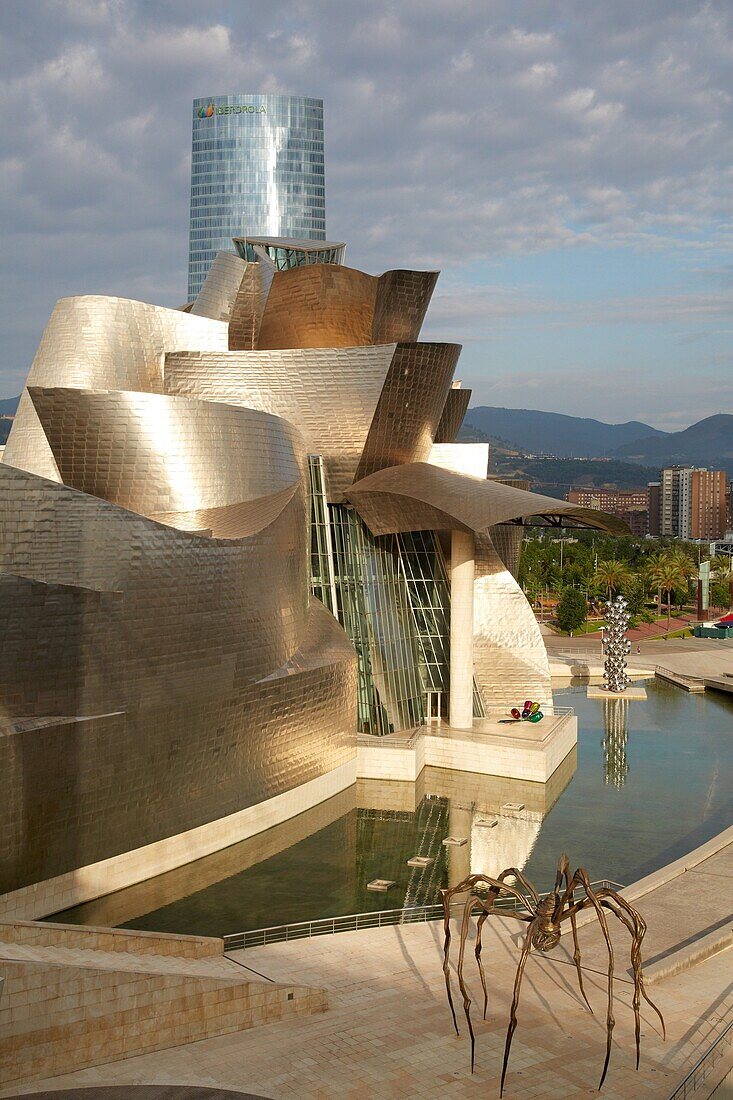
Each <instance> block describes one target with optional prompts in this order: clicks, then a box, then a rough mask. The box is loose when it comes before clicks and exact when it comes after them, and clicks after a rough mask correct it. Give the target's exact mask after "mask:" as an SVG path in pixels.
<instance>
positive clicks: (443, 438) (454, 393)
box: [435, 389, 473, 443]
mask: <svg viewBox="0 0 733 1100" xmlns="http://www.w3.org/2000/svg"><path fill="white" fill-rule="evenodd" d="M472 392H473V391H472V390H464V389H451V390H449V391H448V396H447V397H446V399H445V407H444V408H443V412H442V414H441V417H440V423H439V424H438V430H437V432H436V433H435V442H436V443H455V441H456V438H457V437H458V433H459V431H460V430H461V424H462V423H463V419H464V417H465V415H466V410H467V409H468V403H469V401H470V400H471V394H472Z"/></svg>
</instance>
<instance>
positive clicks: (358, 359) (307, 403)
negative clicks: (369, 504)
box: [164, 344, 395, 500]
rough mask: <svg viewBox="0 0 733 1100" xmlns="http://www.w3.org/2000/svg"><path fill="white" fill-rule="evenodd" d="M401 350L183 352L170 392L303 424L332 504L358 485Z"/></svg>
mask: <svg viewBox="0 0 733 1100" xmlns="http://www.w3.org/2000/svg"><path fill="white" fill-rule="evenodd" d="M394 353H395V345H394V344H382V345H380V346H379V347H361V348H340V349H339V348H336V349H330V348H321V349H305V350H299V349H290V350H286V351H267V352H264V351H258V352H230V353H228V354H221V353H213V352H198V353H197V352H176V353H175V354H170V355H166V358H165V368H164V376H165V388H166V392H167V393H170V394H178V395H181V396H187V397H188V396H190V397H199V398H202V399H204V400H207V401H210V402H215V401H225V402H227V403H228V404H230V405H246V406H247V407H248V408H254V409H263V410H264V411H265V412H270V413H274V414H275V415H276V416H280V417H283V418H284V419H285V420H288V421H289V422H290V423H292V424H295V425H296V426H297V428H298V429H299V430H300V432H301V433H302V435H303V437H304V439H305V442H306V446H307V447H308V450H309V451H310V452H311V453H314V454H320V455H322V456H323V459H324V464H325V467H326V476H327V489H328V495H329V499H331V500H339V499H340V498H341V494H342V493H343V490H344V489H345V488H346V487H347V486H348V485H350V484H351V483H352V481H353V480H354V475H355V473H356V468H357V466H358V464H359V460H360V457H361V454H362V450H363V448H364V444H365V442H366V439H367V435H368V433H369V428H370V425H371V423H372V420H373V419H374V414H375V411H376V409H377V405H378V403H379V399H380V394H381V392H382V388H383V386H384V382H385V379H386V378H387V375H388V372H389V370H390V364H391V362H392V358H393V355H394Z"/></svg>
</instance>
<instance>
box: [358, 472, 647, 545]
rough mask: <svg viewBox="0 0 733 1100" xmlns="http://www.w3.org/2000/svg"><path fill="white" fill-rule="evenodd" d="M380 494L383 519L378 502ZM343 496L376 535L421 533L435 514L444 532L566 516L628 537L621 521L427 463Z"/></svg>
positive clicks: (377, 477)
mask: <svg viewBox="0 0 733 1100" xmlns="http://www.w3.org/2000/svg"><path fill="white" fill-rule="evenodd" d="M383 495H386V499H385V503H384V515H382V504H381V501H380V498H381V497H382V496H383ZM346 497H347V499H348V500H350V501H351V502H352V504H354V505H355V507H356V509H357V511H358V512H359V514H360V515H361V517H362V519H363V520H364V522H365V523H366V524H367V526H368V527H369V529H370V530H371V532H372V534H375V535H387V534H394V533H395V532H396V531H419V530H426V529H428V528H429V527H430V526H431V524H433V523H434V521H435V516H436V511H439V512H441V513H443V514H444V515H445V516H446V517H447V518H448V520H449V521H450V522H449V523H448V524H447V528H446V529H449V530H458V531H484V530H486V529H487V528H488V527H491V526H493V525H494V524H495V523H506V522H507V521H508V520H513V519H520V518H526V517H529V516H559V517H562V516H567V517H568V519H571V520H572V521H573V522H574V523H575V524H576V525H577V524H580V525H582V526H586V527H594V528H596V529H598V530H601V531H608V533H609V534H627V533H628V528H627V526H626V524H625V523H624V522H623V520H620V519H617V518H616V517H615V516H610V515H607V514H606V513H605V512H597V511H595V510H593V509H592V508H578V507H577V506H576V505H573V504H569V503H567V502H566V501H563V500H556V499H555V498H554V497H546V496H541V495H540V494H539V493H527V492H525V491H524V490H523V489H515V488H514V487H513V486H512V485H506V484H505V483H503V482H500V481H493V480H490V479H489V480H486V481H485V480H483V479H481V478H477V477H466V476H465V475H464V474H458V473H455V472H454V471H453V470H446V469H444V468H442V467H440V466H433V465H431V464H430V463H428V462H414V463H412V464H410V465H404V466H391V467H390V468H389V469H386V470H378V471H377V472H376V473H374V474H371V475H370V476H369V477H365V478H364V479H363V480H361V481H357V482H356V483H355V484H354V485H353V486H352V487H351V488H350V489H349V490H348V491H347V492H346ZM400 498H402V499H403V500H404V501H405V506H404V508H403V518H402V520H401V519H400V514H399V508H398V507H397V506H396V503H395V502H396V501H399V499H400Z"/></svg>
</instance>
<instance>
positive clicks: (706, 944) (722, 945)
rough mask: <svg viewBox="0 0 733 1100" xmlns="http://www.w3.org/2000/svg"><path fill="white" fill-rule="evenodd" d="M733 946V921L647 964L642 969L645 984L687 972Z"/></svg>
mask: <svg viewBox="0 0 733 1100" xmlns="http://www.w3.org/2000/svg"><path fill="white" fill-rule="evenodd" d="M731 946H733V921H731V922H730V923H728V924H726V925H725V926H724V927H723V928H716V929H715V931H714V932H708V934H707V935H706V936H700V937H699V939H696V940H693V942H692V943H690V944H687V946H686V947H682V948H680V949H679V950H678V951H670V953H669V954H668V955H665V956H664V958H662V959H657V960H656V962H653V963H649V964H648V965H647V966H645V967H644V981H645V982H646V983H647V984H653V983H654V982H659V981H661V980H662V978H671V977H673V976H674V975H675V974H680V973H682V971H683V970H689V969H690V967H692V966H697V964H698V963H701V962H704V961H705V959H709V958H710V957H711V955H717V954H719V952H721V951H726V950H727V949H728V948H730V947H731Z"/></svg>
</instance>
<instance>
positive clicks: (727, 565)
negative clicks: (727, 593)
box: [710, 554, 733, 581]
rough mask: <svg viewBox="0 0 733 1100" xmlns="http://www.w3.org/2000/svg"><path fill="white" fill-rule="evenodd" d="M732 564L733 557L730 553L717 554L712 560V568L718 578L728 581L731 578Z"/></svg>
mask: <svg viewBox="0 0 733 1100" xmlns="http://www.w3.org/2000/svg"><path fill="white" fill-rule="evenodd" d="M731 565H733V558H730V557H729V556H728V554H717V555H716V556H715V557H714V558H713V560H712V561H711V562H710V570H711V572H712V573H713V574H714V575H715V577H716V579H717V580H720V581H727V580H730V579H731Z"/></svg>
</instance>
